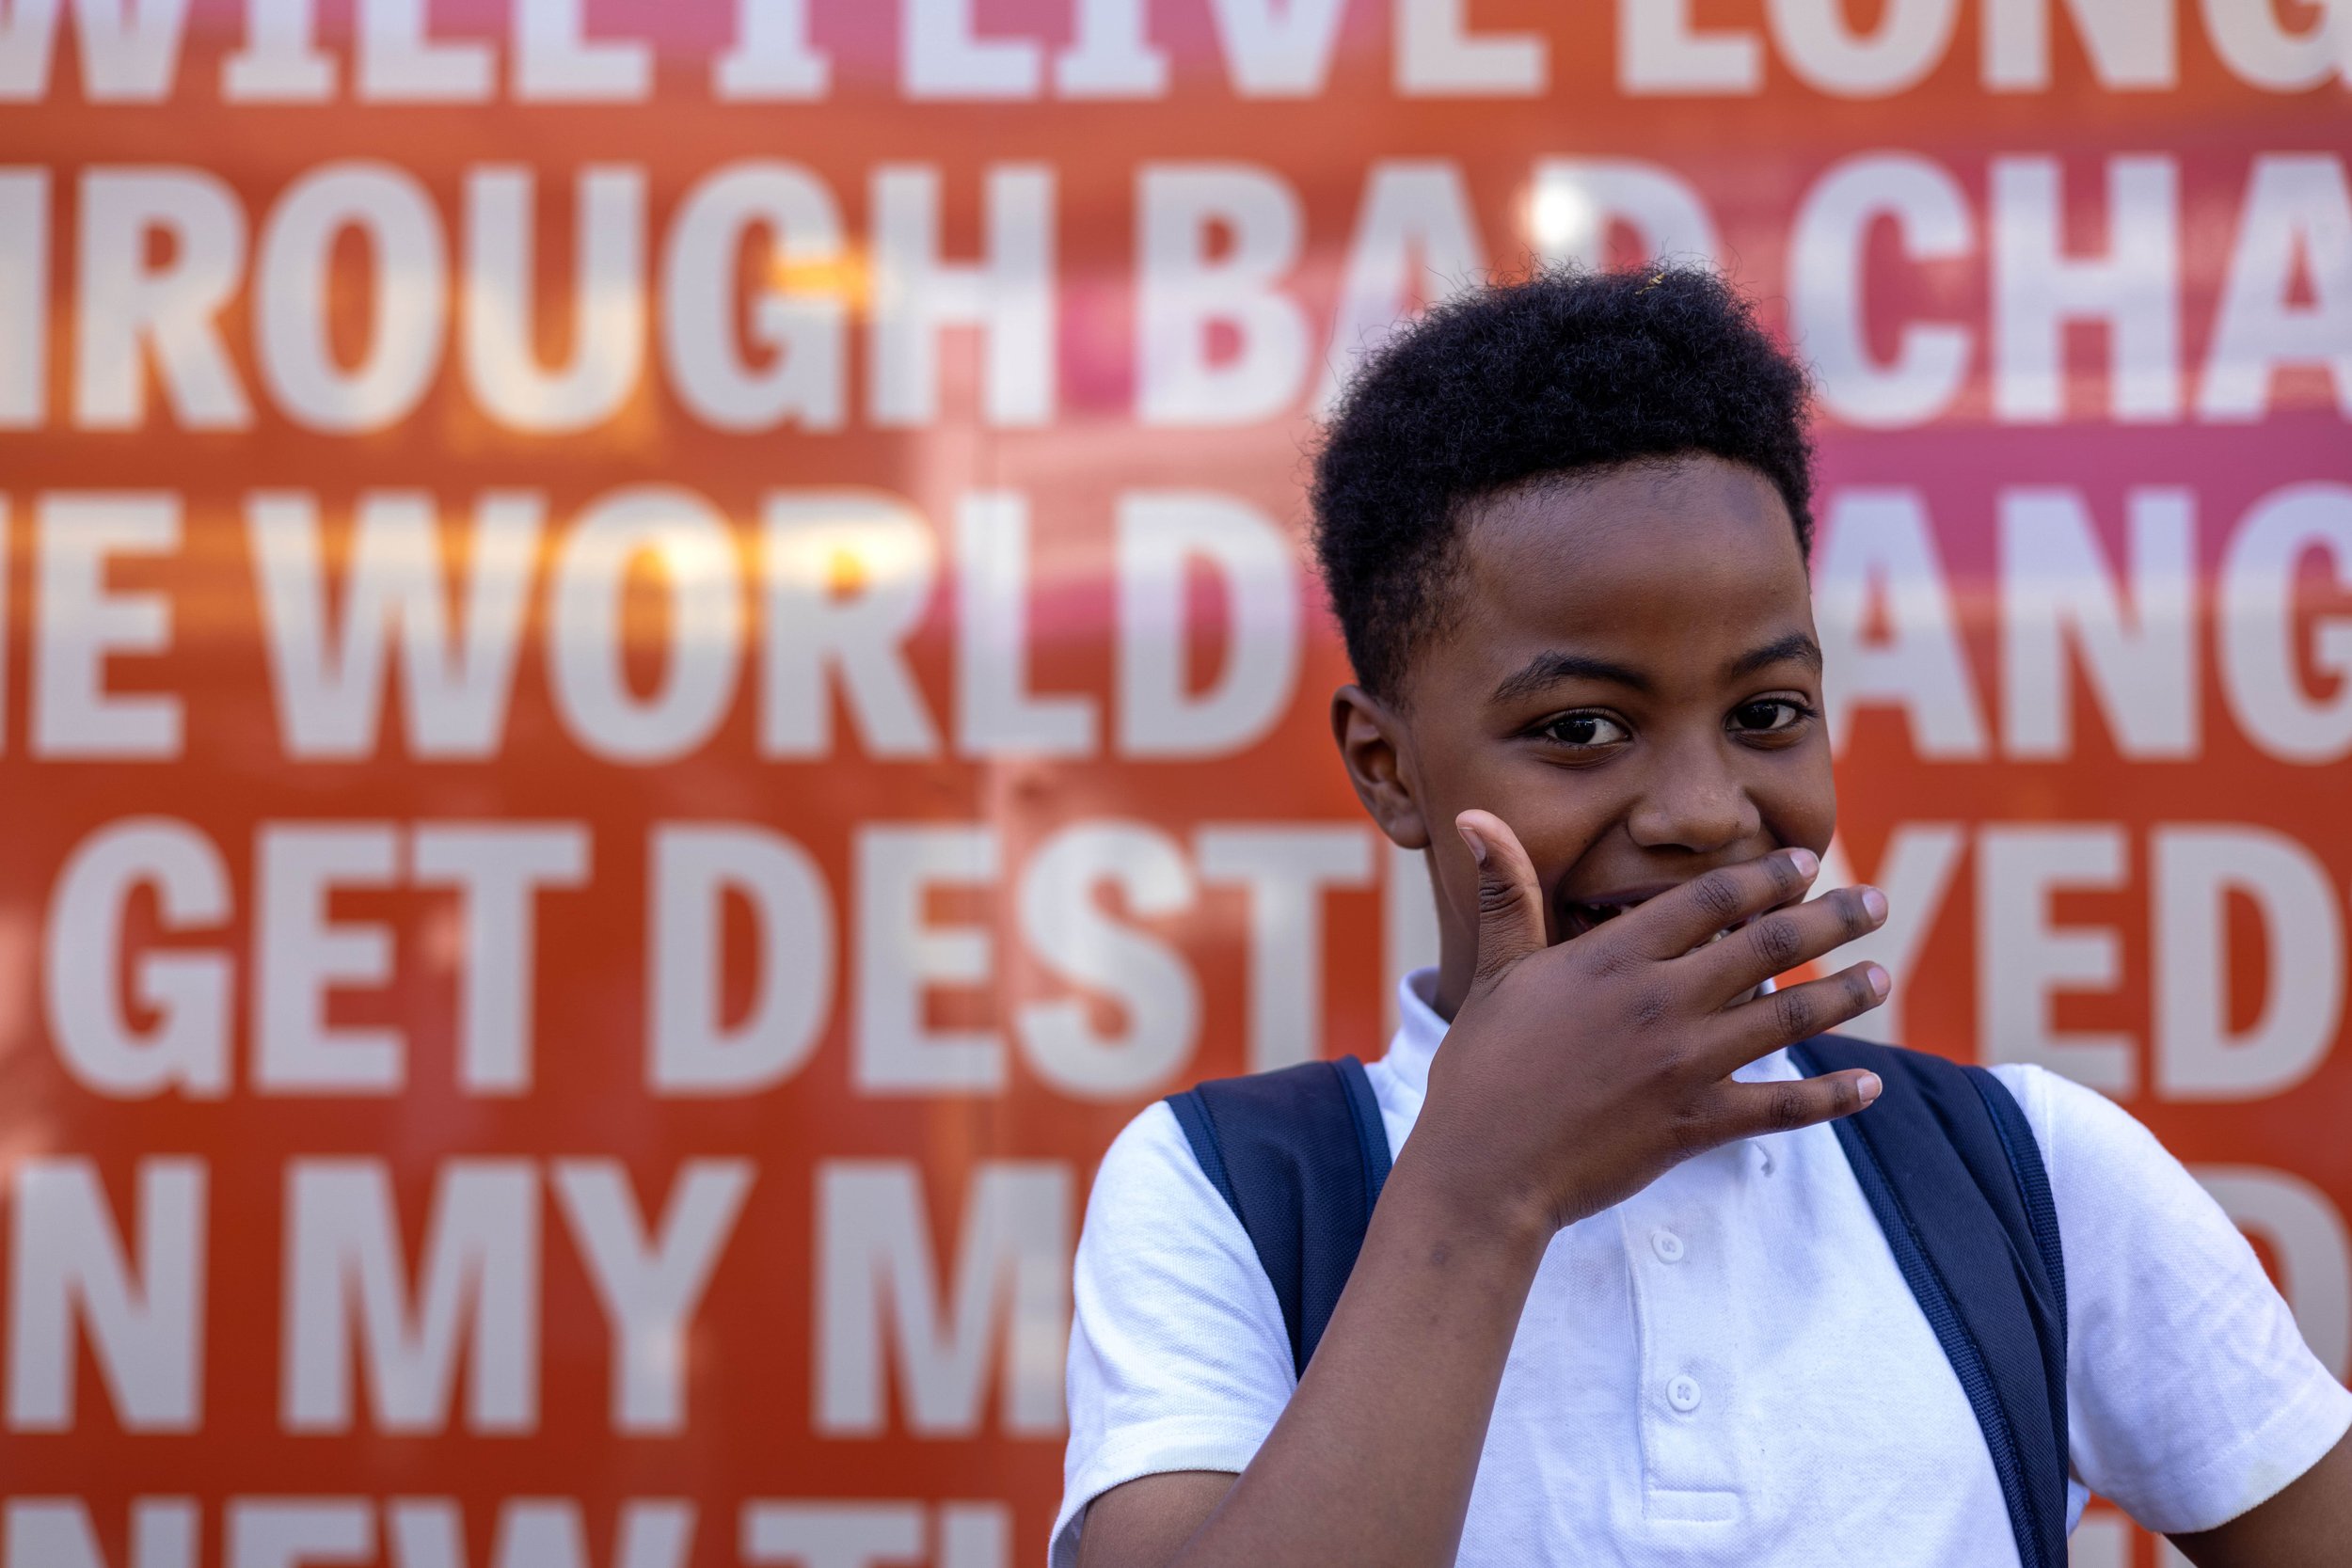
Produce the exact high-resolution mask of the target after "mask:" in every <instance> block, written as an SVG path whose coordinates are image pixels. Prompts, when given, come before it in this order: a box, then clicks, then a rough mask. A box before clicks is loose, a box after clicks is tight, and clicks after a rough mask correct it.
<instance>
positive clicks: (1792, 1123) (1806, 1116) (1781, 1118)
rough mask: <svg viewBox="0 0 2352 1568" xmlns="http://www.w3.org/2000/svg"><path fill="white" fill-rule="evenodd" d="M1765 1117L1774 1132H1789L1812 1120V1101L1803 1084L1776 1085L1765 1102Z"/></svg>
mask: <svg viewBox="0 0 2352 1568" xmlns="http://www.w3.org/2000/svg"><path fill="white" fill-rule="evenodd" d="M1765 1115H1766V1117H1767V1118H1768V1119H1769V1120H1770V1121H1771V1123H1772V1130H1773V1131H1774V1132H1791V1131H1793V1130H1795V1129H1797V1128H1800V1127H1803V1126H1804V1125H1806V1124H1807V1123H1809V1122H1810V1121H1811V1120H1812V1119H1813V1106H1812V1101H1811V1100H1810V1098H1808V1097H1807V1095H1806V1094H1805V1092H1804V1085H1803V1084H1781V1085H1775V1086H1774V1088H1773V1090H1772V1098H1771V1099H1770V1100H1768V1101H1766V1102H1765Z"/></svg>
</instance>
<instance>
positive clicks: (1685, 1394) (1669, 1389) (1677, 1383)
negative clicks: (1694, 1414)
mask: <svg viewBox="0 0 2352 1568" xmlns="http://www.w3.org/2000/svg"><path fill="white" fill-rule="evenodd" d="M1666 1402H1667V1403H1668V1404H1671V1405H1673V1406H1674V1407H1675V1408H1676V1409H1677V1410H1680V1411H1683V1412H1685V1413H1686V1414H1687V1413H1688V1412H1690V1411H1693V1410H1696V1409H1697V1408H1698V1407H1699V1386H1698V1384H1697V1383H1695V1382H1694V1381H1692V1379H1690V1378H1688V1377H1678V1378H1676V1379H1675V1380H1674V1381H1673V1382H1672V1383H1669V1384H1667V1385H1666Z"/></svg>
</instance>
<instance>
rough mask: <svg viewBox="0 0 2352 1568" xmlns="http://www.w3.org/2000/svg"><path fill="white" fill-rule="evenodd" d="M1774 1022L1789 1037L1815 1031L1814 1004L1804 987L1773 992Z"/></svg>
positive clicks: (1797, 1036) (1779, 1030)
mask: <svg viewBox="0 0 2352 1568" xmlns="http://www.w3.org/2000/svg"><path fill="white" fill-rule="evenodd" d="M1772 1022H1773V1023H1774V1024H1775V1025H1776V1026H1777V1029H1778V1032H1779V1033H1780V1034H1781V1035H1782V1036H1783V1037H1786V1038H1788V1039H1798V1038H1802V1037H1804V1036H1807V1035H1810V1034H1812V1033H1813V1005H1812V1000H1811V998H1810V997H1808V996H1807V995H1806V994H1805V991H1804V988H1803V987H1796V988H1793V989H1791V990H1776V991H1774V992H1772Z"/></svg>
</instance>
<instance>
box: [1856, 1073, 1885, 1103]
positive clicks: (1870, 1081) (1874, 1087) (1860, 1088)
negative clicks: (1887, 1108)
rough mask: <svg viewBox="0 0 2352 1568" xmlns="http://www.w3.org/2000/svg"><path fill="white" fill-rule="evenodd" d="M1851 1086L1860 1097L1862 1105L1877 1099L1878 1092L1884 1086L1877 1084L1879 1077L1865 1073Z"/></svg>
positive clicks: (1875, 1074)
mask: <svg viewBox="0 0 2352 1568" xmlns="http://www.w3.org/2000/svg"><path fill="white" fill-rule="evenodd" d="M1853 1086H1854V1089H1855V1091H1856V1092H1857V1093H1859V1094H1860V1095H1861V1096H1862V1103H1864V1104H1865V1105H1867V1104H1868V1103H1870V1101H1873V1100H1876V1099H1877V1098H1878V1097H1879V1090H1881V1089H1883V1088H1884V1087H1885V1086H1886V1085H1883V1084H1882V1083H1880V1082H1879V1075H1878V1074H1877V1073H1875V1072H1866V1073H1864V1074H1863V1075H1862V1076H1861V1077H1859V1078H1857V1079H1855V1080H1854V1085H1853Z"/></svg>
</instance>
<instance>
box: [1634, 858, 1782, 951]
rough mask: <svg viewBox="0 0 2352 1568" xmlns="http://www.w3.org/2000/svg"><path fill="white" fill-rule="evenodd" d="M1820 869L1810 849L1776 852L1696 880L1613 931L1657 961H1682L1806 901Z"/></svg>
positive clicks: (1664, 895)
mask: <svg viewBox="0 0 2352 1568" xmlns="http://www.w3.org/2000/svg"><path fill="white" fill-rule="evenodd" d="M1820 869H1821V862H1820V857H1819V856H1817V855H1816V854H1814V853H1813V851H1812V850H1810V849H1775V850H1773V851H1772V853H1771V854H1769V855H1764V856H1761V857H1759V858H1757V859H1756V860H1752V861H1747V862H1745V863H1741V864H1739V865H1724V866H1718V867H1717V868H1716V869H1714V870H1712V871H1709V872H1707V873H1706V874H1704V875H1702V876H1698V877H1693V878H1692V879H1690V880H1689V881H1687V882H1685V883H1683V884H1682V885H1681V886H1680V887H1678V888H1674V889H1671V890H1669V891H1668V892H1665V893H1661V894H1660V895H1658V896H1657V897H1655V898H1652V899H1650V900H1648V901H1647V902H1646V903H1644V904H1643V905H1642V906H1641V907H1640V908H1638V909H1635V910H1630V911H1627V912H1626V913H1624V914H1621V915H1619V916H1618V917H1617V918H1616V919H1614V920H1613V921H1611V922H1610V923H1609V929H1610V930H1612V931H1614V932H1618V933H1620V935H1619V938H1618V940H1620V941H1628V942H1636V943H1638V944H1639V945H1640V947H1641V950H1642V951H1643V952H1645V953H1647V954H1648V955H1649V956H1650V957H1651V958H1680V957H1681V956H1682V955H1683V954H1685V953H1688V952H1689V951H1690V950H1691V949H1692V948H1693V947H1696V946H1697V945H1698V944H1699V943H1701V942H1706V941H1708V939H1709V938H1711V937H1713V936H1714V934H1715V933H1716V932H1718V931H1720V930H1722V929H1724V927H1728V926H1736V925H1738V924H1739V923H1740V921H1742V920H1745V919H1746V918H1747V917H1748V916H1750V915H1752V914H1761V913H1763V912H1764V911H1766V910H1769V909H1771V908H1772V906H1773V905H1775V904H1786V903H1788V902H1789V901H1790V900H1791V899H1794V898H1797V897H1799V896H1801V895H1803V894H1804V890H1805V889H1806V888H1807V887H1809V886H1811V885H1812V882H1813V879H1814V877H1815V876H1816V875H1817V874H1818V873H1819V872H1820Z"/></svg>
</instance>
